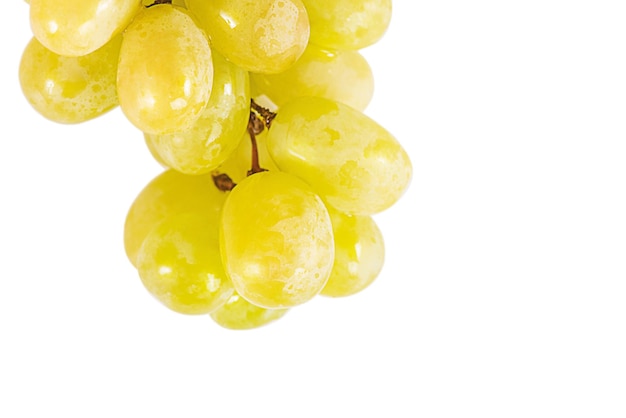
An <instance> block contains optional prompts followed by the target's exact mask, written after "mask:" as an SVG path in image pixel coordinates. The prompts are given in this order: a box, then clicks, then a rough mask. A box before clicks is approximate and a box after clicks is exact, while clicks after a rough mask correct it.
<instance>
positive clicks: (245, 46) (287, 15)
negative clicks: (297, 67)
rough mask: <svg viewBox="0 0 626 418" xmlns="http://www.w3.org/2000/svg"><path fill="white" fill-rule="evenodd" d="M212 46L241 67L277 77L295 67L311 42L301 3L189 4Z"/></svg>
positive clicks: (232, 0)
mask: <svg viewBox="0 0 626 418" xmlns="http://www.w3.org/2000/svg"><path fill="white" fill-rule="evenodd" d="M186 3H187V7H188V9H189V10H190V11H191V12H192V13H193V14H194V16H195V17H196V18H197V19H198V21H199V22H200V24H201V26H202V28H203V29H204V30H205V31H206V33H207V34H208V36H209V38H210V39H211V46H212V47H213V48H215V49H216V50H217V51H219V52H220V53H221V54H222V55H224V57H226V58H227V59H228V60H229V61H231V62H233V63H234V64H235V65H238V66H239V67H241V68H243V69H245V70H248V71H253V72H258V73H278V72H281V71H284V70H286V69H287V68H289V67H290V66H291V65H293V64H294V63H295V62H296V60H297V59H298V58H299V57H300V55H302V52H303V51H304V48H305V47H306V45H307V42H308V40H309V19H308V16H307V12H306V9H305V8H304V5H303V4H302V1H301V0H210V1H207V0H187V1H186Z"/></svg>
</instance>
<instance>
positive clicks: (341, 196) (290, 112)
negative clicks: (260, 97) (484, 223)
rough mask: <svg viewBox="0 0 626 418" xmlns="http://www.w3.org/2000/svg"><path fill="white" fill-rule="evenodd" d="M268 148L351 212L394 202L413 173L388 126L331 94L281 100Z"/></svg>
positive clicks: (279, 162) (323, 194) (339, 207)
mask: <svg viewBox="0 0 626 418" xmlns="http://www.w3.org/2000/svg"><path fill="white" fill-rule="evenodd" d="M267 148H268V150H269V152H270V155H271V156H272V159H273V160H274V162H275V163H276V165H277V166H278V167H279V168H280V169H281V170H282V171H285V172H288V173H291V174H294V175H296V176H298V177H300V178H301V179H303V180H304V181H306V182H307V183H308V184H310V185H311V186H312V187H313V189H314V190H315V191H316V193H318V194H319V195H320V197H322V199H324V200H325V202H327V203H328V204H329V205H331V206H333V207H334V208H335V209H337V210H339V211H341V212H346V213H349V214H361V215H370V214H373V213H377V212H380V211H382V210H384V209H386V208H388V207H390V206H391V205H393V204H394V203H395V202H396V201H397V200H398V199H399V198H400V196H402V194H403V193H404V190H405V189H406V188H407V186H408V185H409V182H410V179H411V171H412V168H411V162H410V160H409V157H408V155H407V154H406V152H405V151H404V149H403V148H402V146H401V145H400V144H399V143H398V141H397V140H396V139H395V138H394V137H393V136H392V135H391V134H390V133H389V132H387V131H386V130H385V129H384V128H382V127H381V126H380V125H378V124H377V123H376V122H374V121H373V120H372V119H370V118H368V117H367V116H365V115H364V114H363V113H361V112H359V111H358V110H355V109H353V108H351V107H349V106H346V105H344V104H341V103H337V102H333V101H331V100H327V99H322V98H317V97H301V98H297V99H294V100H291V101H290V102H288V103H286V104H285V105H284V106H282V107H281V108H280V109H279V111H278V116H277V117H276V118H275V119H274V121H273V122H272V128H271V129H270V131H269V134H268V137H267Z"/></svg>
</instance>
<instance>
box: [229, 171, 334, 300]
mask: <svg viewBox="0 0 626 418" xmlns="http://www.w3.org/2000/svg"><path fill="white" fill-rule="evenodd" d="M220 248H221V252H222V260H223V262H224V269H225V270H226V273H227V274H228V276H229V277H230V278H231V280H232V282H233V285H234V286H235V290H236V291H237V292H238V293H239V294H240V295H241V296H243V297H244V298H245V299H247V300H248V301H249V302H251V303H253V304H254V305H257V306H261V307H264V308H270V309H275V308H289V307H292V306H296V305H299V304H301V303H304V302H306V301H308V300H310V299H311V298H312V297H314V296H315V295H317V294H318V293H319V292H320V291H321V290H322V288H323V287H324V284H325V283H326V281H327V280H328V276H329V275H330V271H331V269H332V263H333V259H334V244H333V235H332V225H331V223H330V218H329V215H328V211H327V210H326V208H325V207H324V204H323V203H322V201H321V200H320V198H319V197H318V196H317V195H316V194H315V193H314V192H313V191H312V190H311V189H310V187H309V186H307V185H306V184H305V183H303V182H302V181H301V180H299V179H297V178H296V177H294V176H291V175H289V174H286V173H280V172H270V171H266V172H261V173H257V174H254V175H252V176H250V177H247V178H246V179H244V180H243V181H242V182H241V183H239V184H238V185H237V187H235V188H234V189H233V190H232V191H231V192H230V195H229V196H228V198H227V199H226V202H225V203H224V208H223V212H222V220H221V228H220Z"/></svg>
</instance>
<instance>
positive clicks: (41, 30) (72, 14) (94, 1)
mask: <svg viewBox="0 0 626 418" xmlns="http://www.w3.org/2000/svg"><path fill="white" fill-rule="evenodd" d="M140 6H141V0H80V1H76V0H32V1H31V2H30V24H31V29H32V31H33V34H34V35H35V37H36V38H37V39H38V40H39V42H41V43H42V44H43V45H44V46H45V47H46V48H48V49H50V50H51V51H54V52H55V53H57V54H59V55H64V56H73V57H77V56H82V55H87V54H89V53H91V52H93V51H95V50H96V49H98V48H100V47H102V46H103V45H104V44H106V43H107V42H109V40H111V38H113V37H114V36H115V35H116V34H118V33H120V32H122V30H123V29H124V28H125V27H126V26H127V25H128V24H129V23H130V21H131V19H132V18H133V16H135V14H136V13H137V11H138V10H139V8H140Z"/></svg>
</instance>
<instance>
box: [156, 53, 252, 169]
mask: <svg viewBox="0 0 626 418" xmlns="http://www.w3.org/2000/svg"><path fill="white" fill-rule="evenodd" d="M213 68H214V72H213V89H212V93H211V97H210V98H209V103H208V104H207V106H206V107H205V108H204V110H203V112H202V114H201V115H200V118H198V120H196V122H195V123H194V124H193V125H192V126H191V128H189V129H187V130H185V131H181V132H177V133H173V134H166V135H150V134H146V135H145V137H146V141H147V142H148V143H150V144H151V145H152V147H153V148H154V149H155V150H156V152H157V154H158V155H159V156H160V157H161V158H162V159H163V161H164V162H165V164H166V165H167V166H169V167H171V168H174V169H176V170H178V171H180V172H182V173H186V174H203V173H208V172H210V171H211V170H214V169H215V168H217V166H219V165H220V164H222V163H223V162H224V161H225V160H226V159H227V158H228V156H229V155H230V154H232V152H233V151H234V150H235V148H237V145H238V144H239V141H240V140H241V137H242V135H243V133H244V131H245V129H246V127H247V126H248V118H249V115H250V89H249V83H248V73H247V72H246V71H244V70H242V69H240V68H239V67H237V66H235V65H234V64H231V63H230V62H228V61H226V60H225V59H224V58H222V57H221V56H220V55H219V54H216V53H214V54H213Z"/></svg>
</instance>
